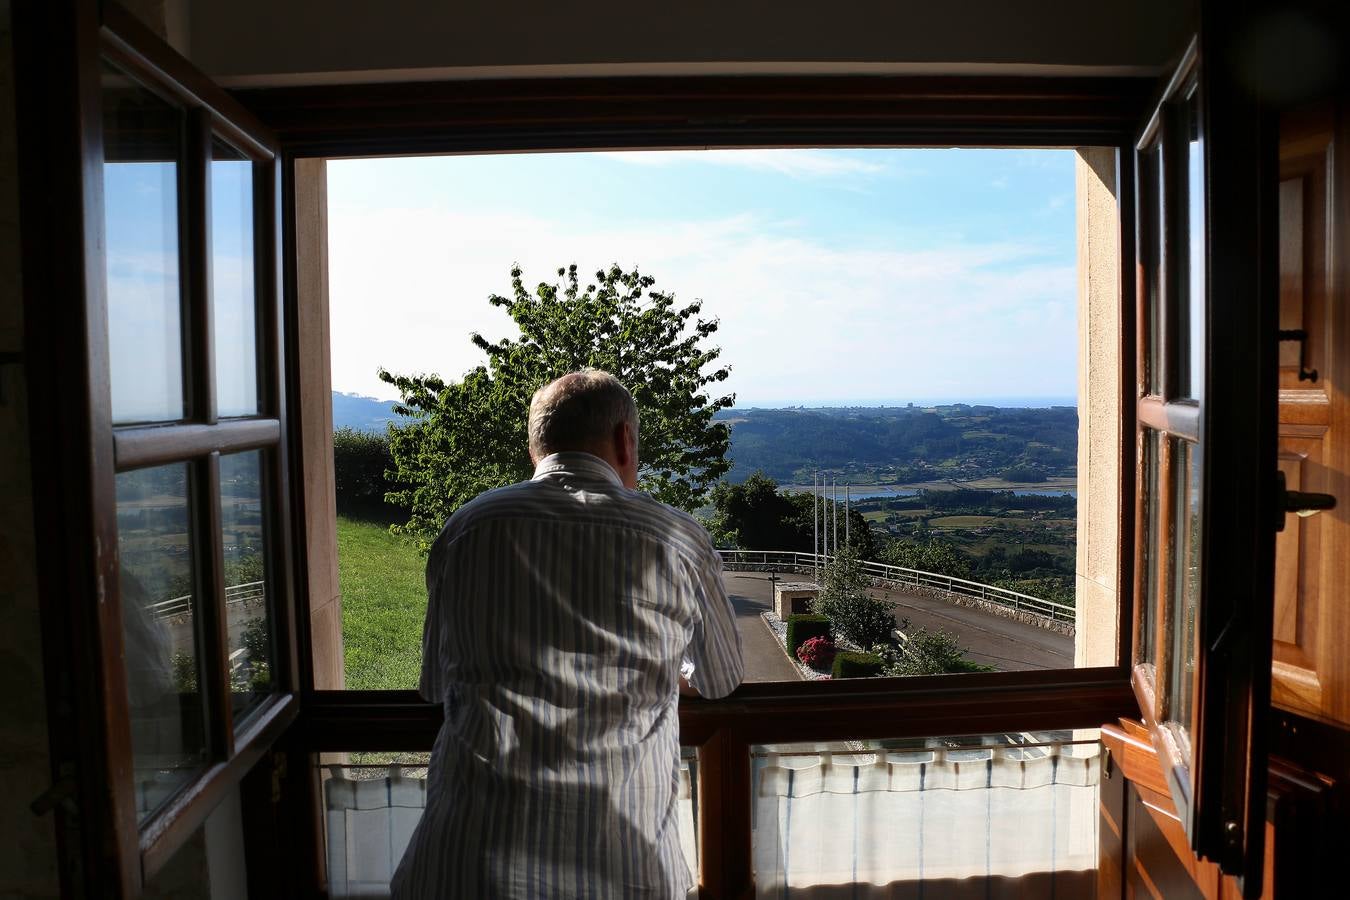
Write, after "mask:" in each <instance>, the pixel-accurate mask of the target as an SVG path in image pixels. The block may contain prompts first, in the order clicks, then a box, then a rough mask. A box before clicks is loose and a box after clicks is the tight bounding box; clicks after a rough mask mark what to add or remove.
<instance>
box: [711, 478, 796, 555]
mask: <svg viewBox="0 0 1350 900" xmlns="http://www.w3.org/2000/svg"><path fill="white" fill-rule="evenodd" d="M712 503H713V507H714V508H715V510H716V512H715V513H714V515H713V518H712V521H711V522H710V523H709V530H710V531H711V532H712V533H713V535H714V537H716V538H719V539H721V540H723V541H726V542H729V543H734V545H735V546H736V547H737V548H739V549H743V550H803V549H805V550H810V549H811V547H810V542H809V540H808V542H807V546H806V547H804V548H803V547H802V546H800V545H801V543H802V542H801V535H799V534H797V533H796V532H797V529H796V527H795V523H794V522H792V521H791V520H792V517H793V515H794V513H795V512H796V509H795V507H794V506H793V505H792V502H791V501H790V500H789V499H788V498H787V497H785V496H783V495H782V494H780V493H779V492H778V485H777V484H776V483H775V482H774V481H773V479H771V478H769V477H768V476H766V475H765V474H764V473H763V472H760V471H757V472H755V473H754V474H752V475H751V476H750V477H749V478H747V479H746V480H745V481H743V482H742V483H740V484H731V483H729V482H726V481H720V482H718V483H717V486H716V487H714V488H713V490H712Z"/></svg>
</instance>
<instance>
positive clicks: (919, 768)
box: [752, 732, 1101, 897]
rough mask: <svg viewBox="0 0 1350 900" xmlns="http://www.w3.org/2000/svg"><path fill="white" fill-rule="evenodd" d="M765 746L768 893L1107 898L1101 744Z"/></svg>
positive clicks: (760, 880) (760, 805)
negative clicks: (1101, 842) (1098, 893)
mask: <svg viewBox="0 0 1350 900" xmlns="http://www.w3.org/2000/svg"><path fill="white" fill-rule="evenodd" d="M753 752H754V774H753V778H752V783H753V790H754V801H753V802H754V816H753V822H754V837H753V859H754V867H755V893H756V896H758V897H783V896H789V895H794V896H795V894H791V892H792V891H794V890H803V889H805V893H810V889H812V888H816V889H824V888H832V890H828V891H826V890H821V892H820V895H821V896H831V897H833V896H841V897H843V896H852V895H854V894H856V888H857V887H859V886H863V887H864V888H866V889H868V890H867V892H866V896H874V895H876V896H888V897H890V896H897V897H909V896H925V895H926V896H932V897H947V896H963V897H965V896H971V897H974V896H987V895H989V893H990V892H992V893H993V894H996V895H998V896H1019V897H1050V896H1063V897H1080V896H1091V895H1092V893H1093V891H1094V888H1095V883H1096V867H1097V821H1098V813H1097V803H1098V791H1099V783H1100V772H1101V769H1100V753H1101V747H1100V744H1099V742H1098V741H1097V740H1095V739H1091V740H1087V741H1082V742H1077V741H1073V740H1072V735H1071V734H1070V733H1066V732H1052V733H1045V734H1026V733H1024V734H1016V735H984V736H975V737H973V738H929V739H918V740H907V741H848V742H835V743H819V744H783V745H769V746H763V747H756V748H754V751H753ZM877 888H881V889H882V890H880V891H877V890H876V889H877ZM804 895H805V894H804ZM812 896H815V894H812ZM860 896H861V895H860Z"/></svg>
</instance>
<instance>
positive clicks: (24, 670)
mask: <svg viewBox="0 0 1350 900" xmlns="http://www.w3.org/2000/svg"><path fill="white" fill-rule="evenodd" d="M15 130H16V128H15V99H14V47H13V43H12V30H11V27H10V0H0V573H3V574H0V623H3V627H0V684H3V685H5V686H6V690H4V691H2V692H0V897H36V898H41V897H57V896H60V893H61V885H60V880H59V877H58V875H57V859H56V828H55V824H54V822H53V817H52V815H51V814H50V813H48V814H47V815H46V816H43V817H42V818H37V817H35V816H34V815H33V813H32V812H31V811H30V810H29V804H30V803H32V801H33V800H34V799H36V798H37V796H38V794H40V793H42V791H43V790H44V789H45V788H46V787H47V786H48V785H49V784H51V782H52V777H51V766H50V763H49V760H48V756H47V708H46V703H45V695H44V692H43V677H42V633H41V622H40V620H39V614H38V590H37V569H36V566H35V564H34V559H33V557H34V535H33V492H32V482H31V475H30V468H29V455H28V385H27V383H26V381H25V379H24V366H23V364H22V362H20V361H19V360H20V359H21V358H22V357H21V354H22V353H23V301H22V282H21V273H20V271H19V174H18V161H17V158H16V153H17V151H16V147H15ZM16 357H17V358H16Z"/></svg>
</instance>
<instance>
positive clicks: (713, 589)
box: [680, 545, 745, 698]
mask: <svg viewBox="0 0 1350 900" xmlns="http://www.w3.org/2000/svg"><path fill="white" fill-rule="evenodd" d="M694 594H695V597H696V600H697V603H698V605H699V612H700V613H701V615H700V616H699V619H698V621H697V623H695V625H694V635H693V639H692V640H691V641H690V643H689V650H688V652H687V653H686V654H685V658H684V664H683V665H682V666H681V667H680V674H682V675H684V677H685V678H686V679H687V680H688V681H689V684H690V685H691V686H692V687H693V688H694V690H696V691H698V692H699V695H700V696H703V697H708V698H715V697H725V696H726V695H727V694H730V693H731V692H732V691H733V690H735V689H736V686H737V685H738V684H740V683H741V676H742V675H743V674H744V667H745V664H744V662H743V660H742V658H741V633H740V631H739V630H738V629H737V628H736V611H735V610H734V609H732V607H731V600H730V599H729V598H728V597H727V591H726V587H725V586H724V585H723V584H722V560H721V557H719V556H718V555H717V552H716V551H715V550H713V549H712V547H711V545H710V546H709V547H708V552H707V553H706V554H704V560H703V562H702V563H701V564H700V565H698V566H697V567H696V569H695V571H694Z"/></svg>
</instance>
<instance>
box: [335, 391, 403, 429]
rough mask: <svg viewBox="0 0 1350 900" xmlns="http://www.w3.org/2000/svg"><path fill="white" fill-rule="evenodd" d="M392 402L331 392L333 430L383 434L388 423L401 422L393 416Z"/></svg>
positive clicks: (399, 418)
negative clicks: (342, 429) (344, 429)
mask: <svg viewBox="0 0 1350 900" xmlns="http://www.w3.org/2000/svg"><path fill="white" fill-rule="evenodd" d="M393 406H394V404H393V402H392V401H390V400H376V399H375V398H374V397H362V396H361V395H360V394H343V393H340V392H338V391H333V430H334V431H337V430H338V429H341V428H350V429H352V430H353V431H370V432H383V431H384V429H385V426H387V425H388V424H389V423H390V422H397V421H401V420H402V417H400V416H396V415H394V410H393Z"/></svg>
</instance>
